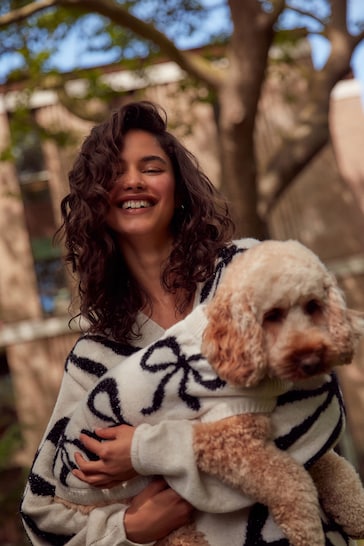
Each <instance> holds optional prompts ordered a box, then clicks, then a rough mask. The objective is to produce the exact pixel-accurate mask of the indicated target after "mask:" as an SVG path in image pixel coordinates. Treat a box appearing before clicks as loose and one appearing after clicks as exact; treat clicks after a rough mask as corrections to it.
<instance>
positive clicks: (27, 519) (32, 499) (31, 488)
mask: <svg viewBox="0 0 364 546" xmlns="http://www.w3.org/2000/svg"><path fill="white" fill-rule="evenodd" d="M78 343H79V344H80V343H81V344H82V342H78ZM75 349H76V350H77V344H76V347H75ZM74 354H75V351H73V352H72V353H71V355H70V357H69V358H68V360H67V363H66V371H65V373H64V377H63V380H62V385H61V389H60V392H59V396H58V399H57V402H56V405H55V408H54V411H53V415H52V417H51V419H50V422H49V424H48V427H47V430H46V432H45V435H44V438H43V440H42V442H41V445H40V447H39V449H38V452H37V454H36V456H35V459H34V462H33V465H32V468H31V471H30V473H29V477H28V482H27V484H26V488H25V491H24V495H23V498H22V502H21V517H22V521H23V525H24V528H25V530H26V533H27V535H28V537H29V539H30V541H31V543H32V544H33V545H34V546H44V545H54V546H61V545H62V546H63V545H67V546H89V545H91V544H92V545H95V546H109V545H110V544H113V545H115V546H135V543H133V542H130V541H129V540H128V539H127V538H126V536H125V529H124V523H123V520H124V513H125V510H126V506H125V505H122V504H116V503H114V504H112V505H110V506H107V507H102V508H95V509H94V510H92V511H91V512H90V513H89V514H88V515H86V514H82V513H81V512H79V511H77V510H73V509H71V508H68V507H66V506H64V505H63V504H59V503H56V502H54V496H55V489H56V479H55V477H54V474H53V470H52V468H53V461H54V456H55V452H56V449H57V446H58V444H59V442H60V438H61V437H62V432H63V430H64V428H65V426H66V424H67V422H68V421H69V418H70V416H71V415H72V412H73V410H74V408H75V407H76V405H77V403H78V401H79V400H80V399H82V398H83V397H84V396H85V393H86V392H87V390H88V389H89V388H90V386H91V385H92V384H93V382H94V381H92V374H91V373H86V374H84V373H82V372H81V371H80V368H78V369H77V367H75V366H74V365H73V364H72V356H74ZM83 364H84V362H83ZM99 371H100V370H99ZM97 373H98V372H97Z"/></svg>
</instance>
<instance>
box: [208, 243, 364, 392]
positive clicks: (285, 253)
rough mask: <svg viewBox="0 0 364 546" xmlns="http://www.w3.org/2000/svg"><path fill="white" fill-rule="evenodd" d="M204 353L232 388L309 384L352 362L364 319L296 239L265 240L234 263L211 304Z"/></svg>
mask: <svg viewBox="0 0 364 546" xmlns="http://www.w3.org/2000/svg"><path fill="white" fill-rule="evenodd" d="M207 317H208V325H207V327H206V329H205V332H204V335H203V342H202V352H203V354H204V355H205V356H206V358H207V359H208V360H209V362H210V364H211V365H212V366H213V368H214V369H215V371H216V372H217V374H218V375H219V376H220V377H221V378H222V379H224V380H226V381H228V382H229V383H232V384H235V385H240V386H248V387H249V386H254V385H256V384H257V383H259V382H260V381H261V380H262V379H263V378H264V377H265V376H267V375H270V376H279V377H282V378H283V379H288V380H297V379H304V378H306V377H309V376H311V375H314V374H318V373H326V372H328V371H330V370H331V369H332V368H333V367H334V366H336V365H340V364H347V363H350V362H351V360H352V358H353V354H354V349H355V346H356V341H357V340H358V339H359V337H360V336H361V335H363V334H364V318H363V315H362V314H360V313H356V312H354V311H351V310H349V309H348V308H347V306H346V304H345V299H344V296H343V294H342V292H341V291H340V289H339V287H338V285H337V282H336V280H335V278H334V276H333V275H332V274H330V273H329V271H328V270H327V269H326V267H325V266H324V265H323V263H322V262H321V261H320V260H319V258H318V257H317V256H316V255H315V254H314V253H313V252H311V251H310V250H309V249H308V248H306V247H305V246H303V245H301V244H300V243H298V242H297V241H284V242H282V241H265V242H263V243H260V244H258V245H256V246H254V247H252V248H250V249H249V250H247V251H246V252H244V254H242V255H241V256H240V257H237V258H235V260H234V261H233V262H232V264H231V265H229V267H228V268H227V269H226V272H225V274H224V277H223V279H222V280H221V282H220V285H219V287H218V289H217V292H216V294H215V296H214V298H213V300H212V301H211V303H210V304H209V305H208V307H207Z"/></svg>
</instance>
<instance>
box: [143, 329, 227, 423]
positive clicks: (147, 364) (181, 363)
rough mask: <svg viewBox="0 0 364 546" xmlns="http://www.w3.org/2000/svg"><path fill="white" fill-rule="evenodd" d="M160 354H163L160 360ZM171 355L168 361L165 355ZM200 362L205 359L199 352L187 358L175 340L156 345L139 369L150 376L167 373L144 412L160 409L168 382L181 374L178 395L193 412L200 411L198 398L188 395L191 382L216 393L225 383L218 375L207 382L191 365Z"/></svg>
mask: <svg viewBox="0 0 364 546" xmlns="http://www.w3.org/2000/svg"><path fill="white" fill-rule="evenodd" d="M158 353H160V358H159V354H158ZM168 353H169V354H170V358H169V359H168V360H166V354H168ZM200 360H204V358H203V356H202V355H201V354H200V353H197V354H193V355H191V356H186V355H185V354H184V353H183V352H182V351H181V347H180V345H179V344H178V343H177V341H176V338H174V337H172V336H170V337H167V338H165V339H162V340H159V341H157V342H156V343H153V345H152V346H151V347H150V348H149V349H148V351H147V352H146V353H145V354H144V355H143V358H142V359H141V362H140V366H141V368H142V369H143V370H145V371H148V372H150V373H158V372H161V371H163V370H165V371H166V373H165V375H164V376H163V377H162V379H161V381H160V382H159V385H158V386H157V389H156V390H155V392H154V395H153V402H152V404H151V405H150V406H149V407H146V408H143V409H142V410H141V412H142V414H143V415H150V414H151V413H154V412H156V411H158V410H159V409H160V408H161V406H162V404H163V400H164V398H165V387H166V385H167V384H168V382H169V380H170V379H171V378H172V377H173V376H174V375H175V374H178V373H180V374H181V375H182V377H181V380H180V383H179V387H178V396H179V398H180V399H181V400H182V401H183V402H184V403H185V404H186V405H187V407H189V408H191V409H192V410H193V411H198V410H199V409H200V407H201V404H200V401H199V399H198V398H197V397H196V396H192V395H190V394H188V392H187V388H188V385H189V382H190V381H195V382H196V383H198V384H199V385H202V386H203V387H205V388H206V389H207V390H209V391H216V390H218V389H221V388H222V387H224V386H225V384H226V383H225V381H222V379H220V378H219V377H217V376H216V378H215V379H208V380H205V379H203V377H202V376H201V374H200V372H199V371H198V370H197V369H196V367H193V366H191V365H190V364H191V363H192V362H196V363H198V362H199V361H200ZM155 362H157V363H155Z"/></svg>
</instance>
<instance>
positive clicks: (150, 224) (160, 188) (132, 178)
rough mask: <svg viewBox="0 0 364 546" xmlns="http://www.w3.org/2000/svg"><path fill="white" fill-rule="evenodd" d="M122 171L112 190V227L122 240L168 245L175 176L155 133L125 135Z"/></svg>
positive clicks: (139, 132)
mask: <svg viewBox="0 0 364 546" xmlns="http://www.w3.org/2000/svg"><path fill="white" fill-rule="evenodd" d="M120 158H121V163H120V167H121V171H120V175H119V177H118V179H117V180H116V182H115V185H114V186H113V188H112V189H111V191H110V208H109V211H108V214H107V224H108V226H109V227H110V228H111V229H112V230H113V231H114V232H115V233H116V234H117V235H118V238H119V241H120V243H121V244H122V243H123V242H128V243H132V242H133V241H135V242H137V241H138V242H140V241H141V240H142V239H143V238H144V239H145V240H146V241H147V242H148V241H150V242H152V241H153V243H157V244H164V243H165V242H167V241H168V242H169V241H170V240H171V230H170V225H171V221H172V218H173V215H174V211H175V206H176V205H175V179H174V174H173V168H172V165H171V162H170V160H169V158H168V156H167V155H166V154H165V152H164V151H163V149H162V148H161V147H160V145H159V143H158V140H157V139H156V137H155V136H153V135H152V134H151V133H148V132H146V131H142V130H136V129H135V130H134V129H133V130H131V131H129V132H128V133H127V134H126V135H125V138H124V147H123V150H122V152H121V156H120Z"/></svg>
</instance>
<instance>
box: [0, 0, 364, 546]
mask: <svg viewBox="0 0 364 546" xmlns="http://www.w3.org/2000/svg"><path fill="white" fill-rule="evenodd" d="M141 98H146V99H150V100H153V101H156V102H158V103H159V104H160V105H161V106H163V107H164V109H165V110H166V111H167V113H168V119H169V127H170V130H171V131H172V132H174V133H175V134H176V135H177V136H178V137H179V138H181V139H182V141H183V142H184V144H185V145H186V146H187V147H188V148H189V149H190V150H191V151H192V152H193V153H194V154H195V155H196V156H197V157H198V159H199V161H200V163H201V166H202V168H203V169H204V170H205V171H206V173H207V174H208V176H209V177H210V178H211V180H212V181H213V182H214V183H216V185H217V186H219V187H220V188H221V189H222V191H223V192H224V193H225V194H226V196H227V197H228V199H229V200H230V202H231V206H232V209H233V213H234V217H235V220H236V224H237V235H238V236H251V237H257V238H261V239H262V238H267V237H271V238H277V239H287V238H294V239H298V240H300V241H301V242H303V243H304V244H306V245H307V246H308V247H310V248H311V249H312V250H314V251H315V252H316V253H318V254H319V256H320V257H321V259H322V260H323V261H324V262H325V263H326V264H327V266H328V267H329V269H330V270H332V271H333V272H334V273H335V274H336V276H337V278H338V280H339V283H340V285H341V287H342V289H343V290H344V291H345V293H346V296H347V300H348V303H349V305H350V306H351V307H354V308H356V309H361V310H363V309H364V111H363V104H364V4H363V2H362V0H347V1H346V0H332V1H326V0H291V1H283V0H276V1H268V0H267V1H264V0H244V1H242V0H229V1H224V0H221V1H220V0H200V1H199V0H164V1H163V2H160V1H159V0H129V1H127V2H125V1H121V0H99V2H96V3H95V2H94V1H91V0H90V1H89V0H82V1H81V0H80V1H75V0H72V1H71V0H63V1H62V2H60V1H57V0H38V1H34V2H29V1H24V0H3V1H2V2H1V6H0V264H1V266H0V544H1V545H9V546H10V545H22V544H25V543H26V539H25V537H24V536H23V533H22V528H21V525H20V521H19V517H18V506H19V499H20V496H21V492H22V489H23V487H24V479H25V476H26V474H27V472H28V470H29V466H30V465H31V462H32V459H33V456H34V453H35V451H36V449H37V446H38V444H39V441H40V439H41V436H42V433H43V431H44V428H45V426H46V424H47V421H48V419H49V417H50V413H51V411H52V407H53V405H54V402H55V398H56V395H57V391H58V387H59V384H60V379H61V376H62V373H63V366H64V361H65V358H66V356H67V354H68V352H69V351H70V349H71V348H72V345H73V343H74V342H75V340H76V339H77V337H78V335H79V333H78V331H77V324H75V325H73V327H72V329H70V327H69V319H70V317H71V315H72V314H76V313H77V302H76V301H75V300H74V298H73V295H74V292H75V291H74V286H75V280H74V279H73V278H72V275H71V274H70V272H69V271H67V270H66V269H65V268H64V266H63V262H62V256H63V253H64V249H63V248H62V247H61V246H58V245H56V244H54V242H53V235H54V233H55V230H56V229H57V227H59V225H60V210H59V205H60V201H61V199H62V197H63V196H64V195H65V194H66V193H67V184H68V182H67V173H68V171H69V169H70V167H71V165H72V161H73V159H74V157H75V155H76V153H77V151H78V149H79V146H80V143H81V142H82V140H83V139H84V137H85V136H86V135H87V134H88V133H89V131H90V128H91V127H92V126H93V125H94V124H95V123H98V122H100V121H102V120H103V119H105V118H106V117H107V116H108V115H109V114H110V112H111V111H112V110H113V109H115V108H116V107H118V106H119V105H121V104H123V103H125V102H128V101H132V100H137V99H141ZM70 313H71V314H70ZM339 379H340V383H341V387H342V390H343V393H344V397H345V401H346V406H347V420H348V423H347V433H346V436H345V438H344V439H343V441H342V444H341V445H340V450H341V451H342V452H343V453H344V454H345V456H347V457H348V458H349V459H350V460H351V461H352V463H353V464H354V465H355V466H356V468H357V469H358V471H359V473H360V475H361V477H362V478H364V427H363V415H364V348H363V346H362V345H361V346H360V347H359V351H358V354H357V357H356V359H355V362H354V363H353V364H352V365H350V366H348V367H346V368H345V369H342V370H339Z"/></svg>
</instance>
